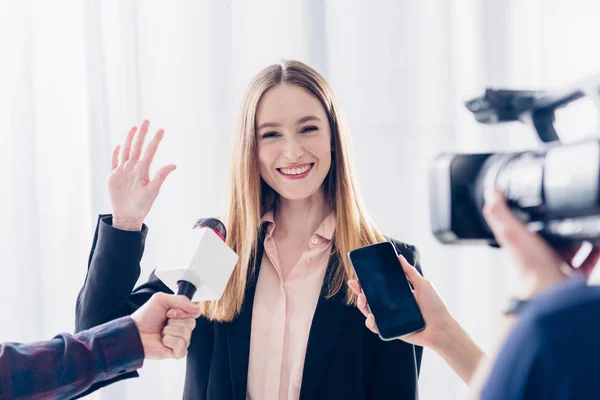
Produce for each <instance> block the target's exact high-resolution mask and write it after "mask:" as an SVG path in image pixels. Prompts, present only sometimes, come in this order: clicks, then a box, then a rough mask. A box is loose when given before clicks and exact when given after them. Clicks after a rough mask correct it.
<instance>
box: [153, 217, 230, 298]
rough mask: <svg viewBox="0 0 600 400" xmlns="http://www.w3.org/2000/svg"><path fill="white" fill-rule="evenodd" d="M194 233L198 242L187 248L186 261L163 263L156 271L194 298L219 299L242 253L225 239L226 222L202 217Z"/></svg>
mask: <svg viewBox="0 0 600 400" xmlns="http://www.w3.org/2000/svg"><path fill="white" fill-rule="evenodd" d="M191 234H192V235H193V236H194V237H193V239H194V240H195V241H196V242H197V243H198V245H197V246H196V248H195V249H184V254H183V257H184V258H183V259H184V260H186V261H185V264H184V265H183V266H172V267H159V268H157V269H156V271H155V274H156V276H158V278H159V279H160V280H161V281H163V283H164V284H165V285H167V286H168V287H169V289H171V290H172V291H173V293H177V294H181V295H184V296H186V297H187V298H188V299H190V300H191V301H210V300H219V299H220V298H221V296H222V295H223V292H224V291H225V286H227V282H229V278H230V276H231V273H232V272H233V269H234V268H235V265H236V263H237V261H238V258H239V257H238V255H237V254H236V253H235V252H234V251H233V250H231V248H230V247H229V246H227V244H226V243H225V237H226V235H227V232H226V230H225V225H224V224H223V223H222V222H221V221H219V220H218V219H216V218H202V219H199V220H198V221H197V222H196V224H195V225H194V229H193V230H192V233H191Z"/></svg>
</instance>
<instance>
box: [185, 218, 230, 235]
mask: <svg viewBox="0 0 600 400" xmlns="http://www.w3.org/2000/svg"><path fill="white" fill-rule="evenodd" d="M196 228H209V229H212V230H213V231H214V232H215V233H216V234H217V235H219V236H220V237H221V239H223V241H225V238H227V229H225V224H224V223H222V222H221V221H219V220H218V219H217V218H200V219H199V220H198V221H196V223H195V224H194V228H193V229H196Z"/></svg>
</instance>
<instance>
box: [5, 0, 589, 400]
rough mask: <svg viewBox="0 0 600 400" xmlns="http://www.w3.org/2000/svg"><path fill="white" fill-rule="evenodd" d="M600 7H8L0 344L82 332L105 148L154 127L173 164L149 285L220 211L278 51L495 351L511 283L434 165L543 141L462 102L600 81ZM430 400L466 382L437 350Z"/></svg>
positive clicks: (385, 212)
mask: <svg viewBox="0 0 600 400" xmlns="http://www.w3.org/2000/svg"><path fill="white" fill-rule="evenodd" d="M598 15H600V3H598V2H597V1H595V0H588V1H583V0H581V1H568V0H545V1H542V0H525V1H524V0H511V1H509V0H506V1H503V0H456V1H447V0H422V1H419V2H416V1H409V0H405V1H396V0H387V1H371V0H369V1H337V0H331V1H318V0H305V1H286V2H283V1H276V0H273V1H266V0H253V1H242V0H220V1H208V0H207V1H170V2H162V1H143V2H142V1H117V0H108V1H102V2H101V1H94V0H87V1H75V0H72V1H69V0H55V1H52V2H45V1H35V0H3V1H2V2H1V3H0V29H2V30H1V31H0V93H2V94H1V95H0V135H1V142H0V171H1V174H2V175H1V178H2V181H1V187H2V194H1V196H0V205H1V210H2V214H3V226H2V229H0V235H1V236H0V240H1V241H0V243H1V245H0V282H1V283H2V290H1V292H0V293H1V294H0V296H1V302H0V310H1V315H2V324H0V341H30V340H40V339H47V338H50V337H52V336H53V335H54V334H56V333H58V332H61V331H72V330H73V325H74V323H73V320H74V305H75V298H76V295H77V292H78V290H79V288H80V287H81V285H82V283H83V280H84V277H85V274H86V263H87V255H88V251H89V246H90V244H91V239H92V233H93V229H94V226H95V221H96V217H97V214H99V213H106V212H110V207H109V202H108V198H107V191H106V175H107V172H108V167H109V162H110V161H109V160H110V151H111V149H112V148H114V146H115V145H116V144H118V143H119V142H120V141H121V140H122V139H123V137H124V135H125V133H126V132H127V130H128V129H129V128H130V127H131V126H133V125H134V124H139V123H140V122H141V121H142V119H144V118H148V119H150V121H151V129H152V130H155V129H158V128H159V127H162V128H165V130H166V135H165V139H164V141H163V144H162V146H161V149H160V150H159V154H158V156H157V158H156V161H155V166H159V165H162V164H165V163H175V164H177V166H178V169H177V171H175V172H174V173H173V174H172V175H171V176H170V177H169V179H168V180H167V182H166V184H165V186H164V188H163V190H162V193H161V194H160V196H159V198H158V200H157V202H156V204H155V205H154V208H153V210H152V212H151V214H150V216H149V217H148V219H147V223H148V225H149V226H150V234H149V236H148V243H147V246H146V248H147V251H146V254H145V256H144V259H143V272H142V276H141V277H140V280H141V281H144V280H145V279H146V278H147V275H148V273H149V272H150V271H151V270H152V269H153V268H155V267H156V266H157V265H161V264H164V263H174V262H176V261H178V260H177V257H178V252H177V251H176V249H177V242H178V240H179V239H180V238H181V235H183V234H184V232H186V231H187V230H188V229H190V228H191V226H192V225H193V223H194V222H195V220H196V219H197V218H199V217H202V216H212V215H220V214H222V213H223V211H224V210H223V209H222V203H223V194H224V189H225V183H224V179H225V170H226V167H227V156H228V153H229V144H230V140H231V134H232V130H233V126H234V120H235V117H236V113H237V108H238V106H239V102H240V98H241V95H242V93H243V90H244V89H245V86H246V85H247V83H248V82H249V79H250V77H251V76H252V75H253V74H254V73H256V72H257V71H258V70H260V69H261V68H263V67H264V66H266V65H268V64H272V63H276V62H278V61H279V60H280V59H282V58H286V59H298V60H301V61H304V62H307V63H309V64H310V65H312V66H314V67H315V68H316V69H318V70H319V71H320V72H321V73H323V75H325V77H326V78H327V79H328V80H329V81H330V83H331V84H332V85H333V87H334V89H335V91H336V93H337V95H338V97H339V98H340V101H341V103H342V105H343V107H344V110H345V113H346V115H347V117H348V119H349V121H350V126H351V129H352V137H353V140H354V144H355V148H356V156H357V157H356V159H357V163H356V167H357V172H358V176H359V178H360V184H361V187H362V193H363V195H364V198H365V200H366V203H367V206H368V208H369V210H370V211H371V212H372V214H373V215H374V216H375V217H376V219H377V220H378V221H379V224H380V226H381V227H382V228H383V230H384V231H385V232H386V233H387V234H389V235H391V236H393V237H395V238H398V239H400V240H403V241H406V242H409V243H413V244H415V245H417V246H418V247H419V249H420V250H421V253H422V260H423V267H424V271H425V274H426V275H427V276H428V277H429V278H430V279H431V280H432V281H433V282H434V283H435V285H436V286H437V288H438V290H439V291H440V293H441V294H442V295H443V297H444V298H445V300H446V302H447V304H448V306H449V308H450V310H451V311H452V313H453V314H454V315H455V317H456V318H458V319H459V320H460V321H461V322H462V323H463V324H464V326H465V327H466V329H467V330H468V331H469V332H470V333H471V334H472V336H473V337H474V338H475V339H476V341H477V342H478V343H480V344H481V345H482V346H483V347H484V348H485V349H489V347H490V346H491V344H492V343H493V342H494V339H495V337H496V332H497V330H498V323H497V321H498V316H499V312H500V309H501V307H502V305H503V300H504V299H505V298H506V295H507V294H508V293H510V285H511V284H512V283H514V280H515V279H516V278H515V274H514V272H513V270H512V269H511V268H510V265H509V260H507V259H506V258H505V257H504V256H503V255H500V254H501V253H500V252H498V251H494V250H491V249H488V248H483V247H481V248H479V247H477V248H476V247H451V246H441V245H440V244H438V243H437V242H436V241H435V239H434V238H433V237H432V235H431V233H430V228H429V209H428V199H429V196H436V195H439V193H429V191H428V181H427V173H428V168H429V165H430V163H431V161H432V159H433V157H434V156H435V155H436V154H437V153H439V152H441V151H498V150H507V149H522V148H532V147H534V146H536V143H537V142H536V140H535V138H534V135H533V133H532V132H531V131H530V130H529V129H527V128H526V127H518V126H514V127H513V126H510V127H487V128H486V127H482V126H479V125H477V124H476V123H475V122H474V120H473V118H472V116H471V115H470V114H469V113H468V112H467V111H466V110H465V108H464V106H463V103H462V102H463V101H464V100H466V99H468V98H469V97H471V96H475V95H479V94H481V93H482V90H483V88H484V87H485V86H490V85H491V86H496V87H500V86H504V87H514V88H547V87H552V86H560V85H563V84H568V83H570V82H573V81H575V80H577V79H579V78H582V77H584V76H586V75H588V74H590V73H592V72H597V71H600V52H598V51H597V50H596V48H597V45H596V43H595V42H596V40H595V38H598V37H600V27H599V26H598V24H597V16H598ZM184 367H185V365H184V362H183V361H173V362H169V361H168V362H161V363H158V362H147V363H146V365H145V367H144V368H143V370H142V371H141V378H140V379H137V380H129V381H126V382H123V383H119V384H115V385H113V386H112V387H108V388H106V389H103V390H102V391H100V392H98V393H96V394H95V395H93V397H95V398H97V399H126V398H127V399H133V398H136V399H138V398H151V399H173V398H180V397H181V393H182V383H183V375H184ZM420 391H421V398H422V399H435V400H437V399H457V398H462V397H464V395H465V393H466V387H465V385H464V384H462V383H461V382H460V380H459V379H458V378H457V377H456V376H455V375H454V374H453V373H452V371H451V370H450V368H449V367H448V366H447V365H445V363H444V362H443V360H442V359H441V358H439V357H438V356H437V355H435V354H434V353H433V352H431V351H426V352H425V356H424V361H423V370H422V375H421V379H420Z"/></svg>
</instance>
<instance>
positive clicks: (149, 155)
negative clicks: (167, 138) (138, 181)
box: [141, 129, 165, 171]
mask: <svg viewBox="0 0 600 400" xmlns="http://www.w3.org/2000/svg"><path fill="white" fill-rule="evenodd" d="M164 134H165V131H164V129H159V130H158V131H157V132H156V133H155V134H154V138H152V140H151V141H150V143H148V146H146V151H144V157H143V158H142V161H141V162H142V165H143V168H144V170H145V171H149V170H150V165H151V164H152V160H154V156H155V155H156V150H158V145H159V144H160V142H161V140H162V138H163V136H164Z"/></svg>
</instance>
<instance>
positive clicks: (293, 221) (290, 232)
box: [274, 191, 330, 240]
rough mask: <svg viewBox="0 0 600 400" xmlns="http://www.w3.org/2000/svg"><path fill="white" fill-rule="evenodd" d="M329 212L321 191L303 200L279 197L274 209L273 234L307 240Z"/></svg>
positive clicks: (284, 237)
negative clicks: (274, 226)
mask: <svg viewBox="0 0 600 400" xmlns="http://www.w3.org/2000/svg"><path fill="white" fill-rule="evenodd" d="M329 212H330V209H329V207H328V206H327V204H326V202H325V196H324V194H323V192H322V191H319V192H317V193H315V194H314V195H312V196H311V197H309V198H307V199H303V200H288V199H284V198H282V197H280V198H279V199H278V200H277V205H276V206H275V210H274V219H275V224H276V225H277V229H275V236H276V237H278V238H281V239H292V240H307V239H308V238H309V237H310V236H311V235H312V234H313V233H314V232H315V231H316V230H317V228H318V227H319V225H321V223H322V222H323V220H324V219H325V217H327V215H328V214H329Z"/></svg>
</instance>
